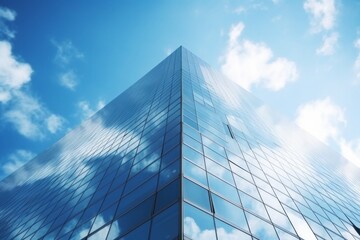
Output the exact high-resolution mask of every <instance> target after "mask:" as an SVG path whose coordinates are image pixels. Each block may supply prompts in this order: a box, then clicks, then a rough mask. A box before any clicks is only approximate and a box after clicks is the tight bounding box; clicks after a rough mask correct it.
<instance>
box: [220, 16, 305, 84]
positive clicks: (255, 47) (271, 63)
mask: <svg viewBox="0 0 360 240" xmlns="http://www.w3.org/2000/svg"><path fill="white" fill-rule="evenodd" d="M244 28H245V25H244V24H243V23H242V22H239V23H238V24H236V25H233V26H232V27H231V29H230V32H229V40H228V46H227V50H226V52H225V55H224V56H222V61H223V64H222V66H221V70H222V72H223V73H224V74H225V75H226V76H227V77H229V78H230V79H231V80H233V81H235V82H237V83H238V84H239V85H240V86H242V87H243V88H245V89H247V90H250V89H251V88H252V87H253V86H254V85H258V86H263V87H265V88H268V89H270V90H272V91H278V90H280V89H282V88H283V87H285V85H286V84H288V83H290V82H294V81H296V80H297V78H298V71H297V67H296V64H295V63H294V62H293V61H290V60H288V59H287V58H284V57H278V58H275V57H274V54H273V52H272V50H271V49H270V48H269V47H268V46H266V44H265V43H255V42H252V41H250V40H247V39H240V36H241V34H242V32H243V30H244Z"/></svg>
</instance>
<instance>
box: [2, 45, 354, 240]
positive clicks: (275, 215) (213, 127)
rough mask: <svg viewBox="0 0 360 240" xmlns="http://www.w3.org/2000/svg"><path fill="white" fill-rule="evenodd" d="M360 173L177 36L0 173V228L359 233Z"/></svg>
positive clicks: (132, 235) (38, 235)
mask: <svg viewBox="0 0 360 240" xmlns="http://www.w3.org/2000/svg"><path fill="white" fill-rule="evenodd" d="M359 179H360V174H359V170H358V169H356V167H354V166H352V165H351V164H349V163H347V161H346V160H344V159H343V158H342V157H341V156H340V155H338V154H337V153H336V152H334V151H332V150H331V149H329V148H328V147H327V146H325V145H323V144H322V143H321V142H319V141H318V140H316V139H314V138H313V137H311V136H310V135H308V134H307V133H305V132H304V131H302V130H301V129H299V128H298V127H296V126H295V125H293V124H291V123H289V122H288V121H286V120H285V119H284V118H282V117H281V116H279V115H277V114H274V113H273V111H272V110H270V109H269V108H268V107H267V106H266V105H264V104H263V103H262V102H261V101H259V100H258V99H256V98H255V97H253V96H252V95H251V94H250V93H248V92H247V91H245V90H243V89H242V88H241V87H239V86H238V85H236V84H235V83H233V82H231V81H229V80H227V79H226V78H224V77H223V76H222V75H221V74H220V73H218V72H216V71H214V70H213V69H212V68H211V67H210V66H209V65H208V64H206V63H205V62H203V61H202V60H201V59H199V58H198V57H196V56H195V55H193V54H192V53H190V52H189V51H188V50H186V49H184V48H183V47H180V48H178V49H177V50H176V51H175V52H174V53H172V54H171V55H170V56H169V57H167V58H166V59H165V60H164V61H162V62H161V63H160V64H159V65H157V66H156V67H155V68H154V69H152V70H151V71H150V72H149V73H147V74H146V75H145V76H144V77H143V78H141V79H140V80H139V81H138V82H136V83H135V84H134V85H133V86H131V87H130V88H129V89H127V90H126V91H125V92H123V93H122V94H120V95H119V96H118V97H117V98H116V99H114V100H113V101H112V102H110V103H109V104H108V105H107V106H105V107H104V108H103V109H102V110H100V111H99V112H98V113H96V114H95V115H94V116H93V117H91V118H90V119H88V120H87V121H85V122H84V123H82V124H81V125H80V126H79V127H77V128H75V129H74V130H72V131H71V132H70V133H68V134H67V135H66V136H64V137H63V138H62V139H60V140H59V141H58V142H57V143H55V144H54V145H53V146H52V147H50V148H49V149H47V150H46V151H44V152H43V153H41V154H40V155H38V156H37V157H36V158H34V159H33V160H31V161H30V162H29V163H28V164H26V165H25V166H23V167H22V168H21V169H19V170H17V171H16V172H15V173H13V174H12V175H11V176H9V177H7V178H6V179H4V180H3V181H2V182H1V183H0V239H82V238H87V239H116V238H118V239H194V240H195V239H196V240H197V239H200V240H201V239H207V240H208V239H230V240H231V239H299V238H301V239H360V237H359V234H358V233H357V232H356V231H357V230H356V229H357V226H360V205H359V200H360V191H359V190H360V189H359ZM356 181H357V182H356Z"/></svg>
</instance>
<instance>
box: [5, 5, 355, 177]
mask: <svg viewBox="0 0 360 240" xmlns="http://www.w3.org/2000/svg"><path fill="white" fill-rule="evenodd" d="M180 45H183V46H185V47H186V48H188V49H189V50H191V51H192V52H194V53H195V54H197V55H198V56H199V57H201V58H202V59H204V60H205V61H207V62H208V63H209V64H210V65H212V66H213V67H214V68H216V69H218V70H220V71H221V72H223V73H224V74H225V75H226V76H227V77H229V78H230V79H232V80H234V81H236V82H238V83H239V84H240V85H241V86H243V87H245V88H246V89H248V90H249V91H251V92H253V93H254V94H255V95H256V96H257V97H259V98H260V99H262V100H263V101H264V102H266V103H268V104H269V105H270V106H272V107H273V108H274V109H277V110H278V111H279V112H282V113H284V114H285V115H286V116H287V117H288V118H289V119H291V120H293V121H294V122H297V123H298V124H299V125H300V126H302V127H303V128H305V129H306V130H308V131H309V132H311V133H312V134H313V135H315V136H317V137H318V138H319V139H320V140H321V141H323V142H325V143H326V144H328V145H330V146H331V147H333V148H334V149H335V150H337V151H338V152H340V153H342V154H343V155H344V156H345V157H347V158H348V159H349V160H350V161H352V162H353V163H355V164H356V165H357V166H360V128H359V125H358V123H359V122H360V111H359V110H360V108H359V103H360V94H359V92H360V2H358V1H345V0H343V1H341V0H304V1H290V0H287V1H286V0H272V1H270V0H267V1H265V0H264V1H255V0H238V1H235V0H232V1H226V0H220V1H219V0H216V1H215V0H209V1H200V0H199V1H193V0H185V1H136V2H135V3H134V1H109V0H107V1H85V0H81V1H61V2H60V1H45V0H43V1H41V0H36V1H20V0H11V1H10V0H2V1H1V2H0V178H3V177H5V176H6V175H8V174H9V173H11V172H12V171H14V170H15V169H16V168H18V167H19V166H21V165H22V164H23V163H24V162H26V161H27V160H29V159H30V158H32V157H33V156H35V155H36V154H38V153H40V152H41V151H43V150H45V149H46V148H47V147H49V146H50V145H51V144H52V143H54V142H55V141H56V140H57V139H59V138H60V137H61V136H63V135H64V134H66V132H68V131H69V130H70V129H72V128H73V127H75V126H76V125H78V124H79V123H80V122H81V121H82V120H84V119H86V118H87V117H88V116H90V115H91V114H93V113H94V112H95V111H96V110H97V109H99V108H101V107H102V106H103V105H104V104H106V103H108V102H109V101H111V100H112V99H113V98H114V97H116V96H117V95H118V94H119V93H121V92H122V91H124V90H125V89H126V88H128V87H129V86H130V85H131V84H133V83H134V82H135V81H136V80H138V79H139V78H140V77H141V76H143V75H144V74H145V73H146V72H148V71H149V70H150V69H151V68H152V67H154V66H155V65H156V64H157V63H159V62H160V61H161V60H162V59H164V58H165V57H166V56H167V55H168V54H169V53H171V52H172V51H173V50H175V49H176V48H177V47H178V46H180Z"/></svg>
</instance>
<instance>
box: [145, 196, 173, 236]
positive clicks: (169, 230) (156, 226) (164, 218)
mask: <svg viewBox="0 0 360 240" xmlns="http://www.w3.org/2000/svg"><path fill="white" fill-rule="evenodd" d="M179 216H180V214H179V204H178V203H176V204H174V205H173V206H171V207H169V208H168V209H166V210H165V211H163V212H162V213H160V214H159V215H157V216H156V217H155V218H154V219H153V222H152V228H151V236H150V239H154V240H161V239H174V238H176V237H177V236H178V235H179Z"/></svg>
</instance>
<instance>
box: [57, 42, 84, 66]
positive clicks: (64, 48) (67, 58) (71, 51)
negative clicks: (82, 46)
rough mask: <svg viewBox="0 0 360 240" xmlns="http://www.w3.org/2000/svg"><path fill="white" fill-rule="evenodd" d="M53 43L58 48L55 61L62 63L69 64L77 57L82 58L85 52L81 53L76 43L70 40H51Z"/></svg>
mask: <svg viewBox="0 0 360 240" xmlns="http://www.w3.org/2000/svg"><path fill="white" fill-rule="evenodd" d="M51 42H52V44H53V45H54V46H55V48H56V54H55V62H56V63H57V64H60V65H68V64H70V63H71V62H72V61H74V60H76V59H82V58H83V57H84V54H83V53H81V52H80V51H79V50H78V49H77V48H76V47H75V46H74V44H73V43H72V42H71V41H69V40H66V41H62V42H58V41H56V40H51Z"/></svg>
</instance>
